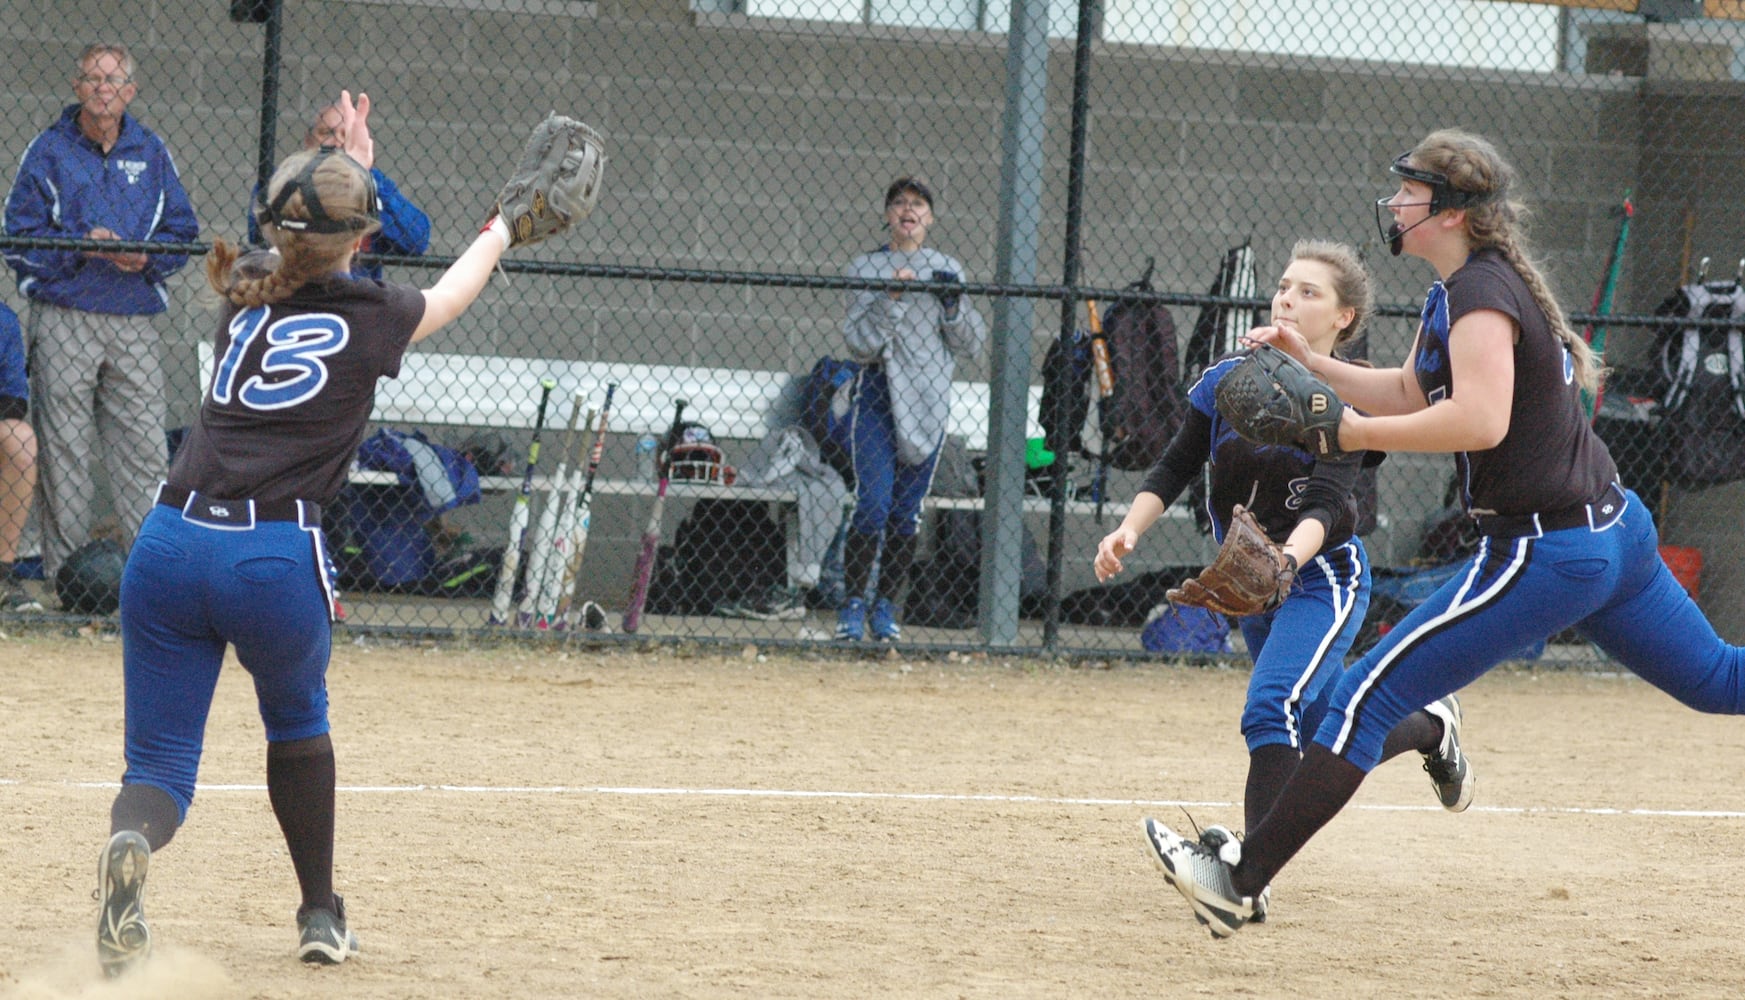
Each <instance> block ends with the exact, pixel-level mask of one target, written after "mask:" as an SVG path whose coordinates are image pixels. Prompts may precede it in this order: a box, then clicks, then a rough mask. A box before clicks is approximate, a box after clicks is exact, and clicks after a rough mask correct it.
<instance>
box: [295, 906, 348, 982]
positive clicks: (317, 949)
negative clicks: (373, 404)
mask: <svg viewBox="0 0 1745 1000" xmlns="http://www.w3.org/2000/svg"><path fill="white" fill-rule="evenodd" d="M333 906H334V908H333V909H331V910H329V909H327V908H326V907H322V906H303V907H298V909H297V932H298V934H300V935H301V936H302V941H301V942H300V943H299V944H298V946H297V957H298V958H300V959H302V960H303V961H305V962H313V963H317V964H320V965H338V964H339V963H341V962H343V961H345V960H346V959H348V958H350V957H352V956H353V955H356V954H357V953H358V943H357V935H356V934H353V933H352V932H351V930H350V929H349V928H347V927H346V926H345V900H344V899H341V898H340V896H339V893H337V892H336V893H334V894H333Z"/></svg>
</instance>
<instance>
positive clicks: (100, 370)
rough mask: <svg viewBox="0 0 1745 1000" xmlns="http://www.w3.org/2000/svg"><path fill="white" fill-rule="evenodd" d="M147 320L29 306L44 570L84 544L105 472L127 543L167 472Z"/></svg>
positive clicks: (159, 381)
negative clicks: (100, 478)
mask: <svg viewBox="0 0 1745 1000" xmlns="http://www.w3.org/2000/svg"><path fill="white" fill-rule="evenodd" d="M158 339H159V338H158V334H157V331H156V330H155V329H154V328H153V327H152V323H151V317H149V316H110V315H105V314H103V313H91V312H84V311H82V310H78V309H64V308H62V307H60V306H54V305H49V304H47V303H43V302H32V303H31V304H30V321H29V341H30V417H31V423H32V424H33V425H34V426H35V427H36V437H37V468H38V472H39V475H40V479H39V487H40V496H41V498H42V503H41V505H40V506H39V508H38V519H39V521H40V523H41V526H42V557H43V570H44V571H45V572H46V573H47V575H48V579H50V580H53V579H54V574H55V571H56V570H58V569H59V568H60V565H61V563H62V561H64V560H65V559H66V557H67V556H68V555H69V554H70V553H71V552H72V551H73V550H74V549H76V548H78V547H79V546H81V545H83V544H85V543H86V542H88V541H90V540H91V529H92V527H93V526H94V525H95V523H96V516H95V513H94V511H95V508H96V503H95V501H96V493H97V490H96V480H95V477H94V476H93V474H92V473H93V471H94V470H96V469H98V468H101V469H103V470H104V472H105V473H107V477H108V480H109V492H110V495H111V497H112V498H113V500H114V503H115V514H116V517H117V519H118V520H119V521H120V523H121V530H122V533H123V535H124V536H125V537H124V538H123V539H122V543H123V544H124V545H128V544H132V542H133V537H134V536H135V535H137V534H138V533H139V526H140V524H141V523H143V522H144V521H145V515H146V514H147V513H149V512H150V510H151V505H152V502H153V498H154V497H155V496H156V493H157V487H158V483H159V482H161V481H162V480H163V478H164V474H165V471H166V464H167V463H166V458H165V453H166V448H165V445H164V372H163V365H162V363H161V362H160V360H159V358H158Z"/></svg>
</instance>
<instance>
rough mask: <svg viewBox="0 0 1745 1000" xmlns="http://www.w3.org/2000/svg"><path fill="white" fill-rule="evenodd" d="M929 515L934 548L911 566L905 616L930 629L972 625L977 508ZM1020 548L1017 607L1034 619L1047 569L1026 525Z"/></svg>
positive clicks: (978, 547)
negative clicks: (925, 557) (929, 554)
mask: <svg viewBox="0 0 1745 1000" xmlns="http://www.w3.org/2000/svg"><path fill="white" fill-rule="evenodd" d="M933 517H934V520H933V552H932V555H931V556H930V557H929V558H928V559H926V560H920V561H917V562H916V563H915V565H914V567H913V568H912V569H911V570H910V573H909V579H910V585H909V596H908V599H907V600H906V601H905V602H904V605H903V620H904V621H905V622H907V623H908V624H910V625H917V626H926V627H930V628H959V629H962V628H973V627H974V626H975V624H976V621H977V614H978V605H979V602H980V600H981V577H982V520H981V518H982V515H981V511H977V510H953V509H944V510H940V511H937V512H935V513H934V515H933ZM1022 546H1023V547H1022V550H1021V551H1022V556H1021V558H1020V566H1019V577H1018V611H1019V614H1020V615H1022V616H1024V617H1035V616H1037V615H1040V614H1041V612H1042V605H1043V602H1044V601H1045V600H1046V599H1047V596H1048V567H1047V565H1046V564H1044V563H1043V561H1042V556H1041V554H1040V552H1039V550H1038V549H1037V547H1036V539H1035V537H1034V536H1032V535H1031V534H1030V529H1029V527H1028V526H1026V527H1025V528H1024V540H1023V543H1022Z"/></svg>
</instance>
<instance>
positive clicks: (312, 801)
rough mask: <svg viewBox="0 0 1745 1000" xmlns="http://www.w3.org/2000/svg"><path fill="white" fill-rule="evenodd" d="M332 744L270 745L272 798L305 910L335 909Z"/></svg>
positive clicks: (316, 740) (318, 739)
mask: <svg viewBox="0 0 1745 1000" xmlns="http://www.w3.org/2000/svg"><path fill="white" fill-rule="evenodd" d="M335 775H336V768H335V766H334V763H333V741H332V740H331V739H330V738H329V737H328V736H327V735H326V734H325V733H324V734H322V735H320V736H312V737H310V738H309V739H306V740H292V741H290V742H288V743H268V744H267V798H268V799H269V800H270V801H271V802H272V804H273V815H274V816H277V817H278V819H279V829H280V830H281V831H283V833H284V834H285V847H286V849H287V850H289V851H290V852H291V865H292V866H293V867H294V868H296V869H297V885H298V886H299V887H300V888H301V889H302V890H303V905H304V906H319V907H323V908H325V909H332V908H333V786H334V781H335Z"/></svg>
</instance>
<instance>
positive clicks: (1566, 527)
mask: <svg viewBox="0 0 1745 1000" xmlns="http://www.w3.org/2000/svg"><path fill="white" fill-rule="evenodd" d="M1391 172H1392V173H1393V174H1394V175H1395V176H1396V177H1398V178H1399V187H1398V190H1397V191H1395V192H1394V194H1393V195H1391V196H1390V197H1388V198H1385V199H1383V200H1382V201H1381V202H1379V203H1378V205H1379V206H1380V207H1379V208H1378V216H1377V217H1378V222H1379V220H1380V218H1381V216H1380V211H1381V210H1385V211H1386V212H1387V213H1388V214H1389V216H1391V218H1392V224H1391V225H1390V226H1389V227H1388V229H1387V230H1386V231H1385V232H1384V233H1383V237H1384V238H1385V239H1387V240H1388V241H1389V242H1390V243H1391V244H1392V246H1393V250H1394V252H1395V253H1396V254H1397V253H1400V252H1402V251H1403V252H1405V253H1408V254H1411V255H1412V256H1414V257H1420V258H1422V259H1424V260H1426V261H1428V262H1429V263H1430V264H1431V265H1432V266H1434V267H1435V269H1436V273H1437V275H1438V277H1439V278H1440V280H1439V281H1437V282H1436V283H1435V284H1434V285H1432V286H1431V287H1430V292H1429V295H1428V296H1427V297H1426V300H1425V303H1424V311H1423V317H1422V321H1421V324H1420V326H1419V330H1418V336H1417V339H1416V341H1415V342H1414V344H1413V346H1412V350H1411V353H1410V354H1409V355H1408V357H1407V360H1406V364H1405V365H1404V366H1403V367H1400V368H1393V369H1387V370H1381V371H1378V370H1374V369H1368V368H1360V367H1356V366H1353V365H1349V364H1344V363H1341V362H1339V361H1337V360H1334V359H1331V358H1327V357H1322V356H1318V355H1315V354H1314V353H1313V352H1312V351H1310V350H1309V349H1308V344H1307V342H1306V341H1305V339H1304V338H1303V337H1302V335H1301V334H1300V333H1298V332H1296V331H1293V330H1290V329H1288V328H1283V327H1277V326H1275V327H1270V328H1261V329H1258V330H1255V331H1254V332H1253V333H1252V334H1251V336H1250V339H1251V340H1252V341H1254V342H1257V343H1270V344H1272V345H1274V346H1275V347H1278V348H1281V349H1283V350H1285V351H1287V352H1289V353H1290V354H1292V355H1293V356H1295V357H1296V358H1297V359H1298V360H1300V361H1303V362H1304V363H1305V364H1307V365H1308V366H1309V367H1310V368H1311V369H1313V370H1314V371H1315V372H1316V373H1317V374H1319V375H1320V376H1321V377H1323V378H1325V379H1326V380H1327V381H1328V382H1329V383H1331V384H1332V386H1333V387H1334V388H1335V389H1336V390H1337V391H1338V392H1339V394H1340V397H1341V398H1342V399H1344V400H1345V401H1346V402H1348V403H1350V404H1352V406H1354V407H1356V408H1358V409H1360V410H1362V411H1363V413H1362V414H1360V413H1358V412H1356V411H1354V410H1352V409H1349V408H1348V409H1346V410H1345V411H1344V415H1343V417H1342V420H1341V422H1340V425H1339V442H1340V446H1341V447H1344V448H1359V449H1361V448H1375V449H1383V450H1387V451H1424V452H1451V453H1453V455H1454V458H1455V464H1456V469H1457V472H1458V474H1459V482H1460V484H1461V488H1462V494H1463V500H1464V502H1465V505H1466V509H1467V511H1468V512H1469V513H1471V514H1472V515H1473V516H1474V517H1475V518H1477V522H1478V528H1479V531H1480V533H1481V535H1482V538H1481V542H1480V545H1479V548H1478V550H1477V552H1476V553H1474V555H1473V556H1472V558H1471V560H1470V561H1469V563H1468V565H1467V568H1466V570H1465V571H1464V572H1462V573H1460V574H1458V575H1457V576H1456V577H1455V578H1454V579H1452V580H1450V581H1449V582H1448V583H1447V584H1446V585H1445V586H1444V587H1443V588H1442V589H1441V590H1439V591H1437V592H1436V593H1435V594H1434V595H1432V596H1431V597H1430V598H1429V599H1428V600H1426V601H1425V602H1424V603H1423V604H1421V605H1419V606H1418V607H1417V608H1416V609H1414V610H1413V611H1412V612H1411V613H1410V614H1409V615H1407V616H1406V618H1405V619H1404V620H1403V621H1401V622H1400V623H1399V624H1398V625H1396V626H1394V628H1393V630H1392V631H1390V632H1389V633H1388V634H1387V635H1386V636H1385V637H1384V638H1383V639H1382V640H1381V642H1380V643H1378V644H1377V646H1376V647H1375V648H1374V649H1373V650H1371V651H1370V652H1369V653H1368V654H1366V655H1365V656H1364V657H1363V658H1362V659H1360V660H1359V661H1358V662H1357V663H1356V664H1355V665H1354V666H1353V667H1352V668H1351V669H1350V670H1349V671H1347V672H1346V674H1345V675H1344V677H1343V678H1342V679H1341V680H1340V682H1339V683H1338V685H1337V687H1336V689H1335V691H1334V693H1333V700H1332V704H1331V706H1330V708H1329V709H1328V713H1327V717H1326V719H1325V721H1323V722H1322V724H1321V726H1320V728H1319V729H1318V730H1317V731H1316V733H1315V735H1314V741H1313V743H1312V745H1311V746H1310V747H1309V748H1308V749H1307V751H1306V752H1305V753H1304V755H1303V761H1302V763H1301V764H1300V765H1299V766H1298V767H1297V770H1296V772H1295V773H1294V774H1293V775H1292V776H1291V778H1290V780H1289V781H1288V782H1287V783H1286V784H1285V787H1284V789H1283V790H1282V791H1281V792H1280V793H1279V796H1278V800H1277V801H1276V802H1275V803H1274V805H1273V808H1272V811H1271V812H1269V813H1268V814H1267V816H1266V818H1265V819H1263V820H1262V821H1261V822H1260V824H1259V825H1258V826H1255V827H1253V828H1252V829H1250V830H1249V831H1248V837H1247V839H1246V840H1245V841H1244V842H1242V843H1241V844H1240V845H1239V847H1238V848H1237V849H1235V850H1225V851H1223V852H1221V853H1220V852H1214V851H1212V850H1210V849H1208V848H1206V847H1204V846H1202V845H1201V844H1199V843H1197V842H1194V841H1189V840H1186V839H1184V838H1182V837H1180V836H1178V835H1176V834H1175V833H1173V832H1172V831H1170V830H1169V829H1168V828H1167V827H1165V826H1163V825H1162V824H1159V823H1157V822H1156V821H1154V820H1151V819H1147V820H1145V821H1144V827H1145V834H1146V843H1147V845H1148V846H1149V848H1150V849H1151V851H1152V852H1153V853H1154V854H1155V855H1156V858H1157V860H1158V861H1159V863H1160V864H1161V865H1162V866H1163V868H1164V871H1165V873H1166V875H1167V876H1168V878H1169V880H1170V881H1171V882H1172V883H1173V884H1174V885H1175V886H1176V888H1177V889H1179V890H1180V891H1181V893H1182V895H1183V896H1185V897H1186V898H1187V900H1188V902H1189V904H1190V905H1191V906H1192V907H1193V910H1194V913H1195V916H1196V917H1197V918H1198V919H1199V920H1200V921H1201V922H1203V923H1206V924H1208V926H1209V927H1210V929H1211V931H1212V933H1213V935H1214V936H1217V937H1225V936H1228V935H1230V934H1233V933H1235V932H1236V931H1237V930H1238V929H1240V928H1241V927H1242V925H1243V924H1244V923H1246V922H1247V921H1248V920H1250V919H1251V918H1252V916H1253V913H1254V908H1253V906H1254V899H1255V897H1256V896H1257V895H1258V894H1259V893H1260V892H1261V891H1262V889H1263V887H1265V886H1267V885H1269V884H1270V883H1271V881H1272V879H1273V877H1274V876H1275V875H1277V874H1278V872H1279V870H1280V869H1282V868H1283V867H1284V866H1285V864H1286V863H1287V862H1289V861H1290V859H1291V857H1292V856H1294V855H1295V854H1296V852H1297V851H1298V850H1299V849H1301V848H1302V847H1303V845H1304V844H1306V843H1308V841H1309V839H1310V838H1311V837H1313V836H1314V835H1315V833H1316V832H1317V831H1318V830H1320V829H1321V827H1323V826H1325V825H1326V824H1327V823H1328V822H1329V821H1330V820H1331V819H1332V818H1333V817H1334V816H1335V815H1337V814H1338V812H1339V810H1340V809H1341V808H1343V807H1344V805H1345V803H1347V802H1348V801H1350V799H1351V797H1352V795H1353V794H1355V793H1356V791H1357V789H1358V786H1359V785H1361V784H1362V783H1363V779H1364V776H1365V775H1366V774H1367V773H1368V771H1369V770H1370V769H1371V768H1373V767H1374V766H1375V765H1376V763H1377V762H1378V761H1379V760H1381V759H1382V756H1383V754H1384V752H1385V751H1384V739H1385V738H1386V736H1387V734H1388V732H1389V730H1390V729H1392V728H1393V726H1394V724H1395V722H1396V721H1398V720H1399V719H1400V718H1402V717H1404V716H1406V715H1407V714H1408V713H1410V712H1411V711H1413V709H1414V708H1415V707H1416V706H1418V705H1422V704H1424V703H1425V702H1426V701H1429V700H1431V699H1436V698H1441V697H1443V696H1445V695H1447V694H1449V693H1450V692H1453V691H1456V690H1458V689H1460V688H1462V687H1464V686H1466V685H1467V684H1469V683H1471V682H1472V681H1473V680H1475V679H1476V678H1478V677H1479V676H1480V675H1482V674H1483V673H1484V672H1485V671H1487V670H1489V669H1490V668H1491V667H1492V666H1493V665H1495V664H1496V663H1498V662H1499V661H1501V660H1502V659H1503V658H1504V657H1506V656H1508V655H1509V653H1510V652H1512V651H1513V650H1517V649H1520V648H1521V647H1523V646H1525V645H1528V644H1530V643H1533V642H1536V641H1538V640H1540V639H1543V638H1545V637H1546V636H1549V635H1553V634H1555V633H1557V632H1560V631H1562V630H1564V629H1566V628H1570V627H1574V628H1576V629H1577V630H1578V631H1580V633H1581V634H1582V635H1584V636H1585V637H1586V638H1588V639H1589V640H1591V641H1592V642H1594V643H1595V644H1596V645H1597V646H1599V648H1600V649H1602V650H1604V651H1605V652H1606V653H1607V654H1608V655H1609V656H1611V657H1612V658H1613V659H1615V660H1617V661H1618V662H1619V663H1622V664H1623V665H1624V666H1626V667H1628V668H1629V669H1630V670H1632V671H1634V672H1635V673H1637V674H1638V675H1640V676H1641V677H1642V678H1643V679H1644V680H1646V681H1648V682H1649V683H1651V684H1653V685H1654V686H1656V687H1658V688H1660V689H1661V690H1663V691H1665V692H1667V693H1668V694H1670V695H1672V696H1673V697H1675V698H1677V699H1678V700H1679V701H1681V702H1683V703H1684V704H1686V705H1689V706H1690V707H1692V708H1695V709H1697V710H1698V711H1703V712H1714V713H1726V714H1741V713H1745V650H1742V649H1741V648H1740V647H1737V646H1730V645H1728V644H1727V643H1726V642H1724V641H1722V639H1721V638H1720V636H1718V635H1717V634H1716V633H1715V630H1714V627H1713V626H1711V625H1710V624H1709V622H1708V620H1707V619H1706V618H1704V617H1703V613H1702V611H1701V610H1700V609H1699V608H1698V607H1697V605H1696V603H1695V602H1694V601H1693V600H1691V598H1690V595H1688V594H1687V593H1686V592H1685V590H1684V588H1683V587H1681V586H1680V585H1679V583H1678V581H1677V580H1676V579H1674V578H1673V576H1672V572H1671V571H1670V570H1668V569H1667V568H1666V565H1665V563H1664V562H1662V561H1661V559H1660V554H1659V548H1658V541H1659V539H1658V535H1657V532H1656V531H1655V527H1654V521H1653V518H1652V517H1651V516H1650V515H1649V512H1648V508H1647V506H1646V505H1644V504H1643V503H1642V501H1641V500H1640V499H1638V498H1637V497H1636V496H1635V494H1633V493H1631V492H1630V491H1629V490H1627V489H1625V488H1624V487H1623V486H1621V485H1620V484H1619V483H1618V481H1617V469H1616V467H1615V466H1614V465H1613V463H1612V458H1611V455H1610V454H1609V453H1608V452H1607V450H1606V446H1605V445H1604V444H1603V443H1602V442H1601V441H1600V439H1599V438H1598V437H1597V436H1596V435H1595V434H1594V432H1593V430H1592V428H1591V426H1590V425H1589V422H1588V420H1587V418H1586V416H1585V415H1584V412H1583V409H1582V404H1581V393H1582V391H1583V390H1584V389H1586V390H1588V391H1590V392H1591V391H1593V390H1594V389H1595V388H1596V387H1597V386H1598V385H1599V381H1600V376H1601V374H1602V373H1601V369H1600V363H1599V359H1598V358H1596V357H1595V356H1594V354H1593V352H1592V350H1591V349H1590V348H1589V347H1588V345H1587V344H1586V343H1585V342H1584V341H1583V340H1582V339H1581V338H1580V337H1579V336H1577V335H1576V334H1575V332H1574V331H1572V330H1571V329H1570V328H1569V326H1568V324H1567V322H1566V321H1565V320H1564V313H1563V310H1562V309H1561V308H1560V307H1559V306H1558V304H1557V301H1556V300H1555V299H1554V298H1553V297H1552V295H1551V292H1550V289H1549V288H1548V287H1547V286H1546V283H1545V279H1544V278H1543V277H1542V276H1541V275H1540V273H1539V271H1538V269H1537V268H1536V267H1535V266H1534V265H1533V263H1532V261H1531V259H1530V258H1529V257H1528V252H1527V247H1526V245H1525V243H1524V241H1523V240H1522V238H1521V236H1520V235H1519V233H1518V232H1517V230H1516V222H1517V219H1518V218H1519V215H1520V212H1521V206H1520V205H1519V204H1517V203H1516V202H1515V201H1514V200H1513V198H1512V197H1511V186H1512V182H1513V177H1514V170H1513V169H1512V168H1511V167H1510V166H1509V164H1508V163H1507V162H1506V161H1504V160H1503V158H1502V157H1501V156H1500V155H1499V154H1498V152H1497V151H1496V149H1495V148H1494V147H1493V146H1492V145H1491V144H1490V143H1489V142H1488V141H1486V140H1485V139H1483V138H1480V137H1478V136H1475V135H1470V134H1467V133H1464V132H1458V131H1452V130H1448V131H1440V132H1435V133H1432V134H1431V135H1429V136H1428V137H1426V138H1425V139H1424V140H1423V141H1422V142H1420V143H1419V144H1418V145H1417V147H1416V148H1414V149H1413V150H1412V151H1411V152H1409V153H1407V154H1405V155H1404V156H1401V157H1400V158H1399V159H1398V160H1396V161H1394V164H1393V166H1392V167H1391ZM1364 414H1367V415H1364Z"/></svg>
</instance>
